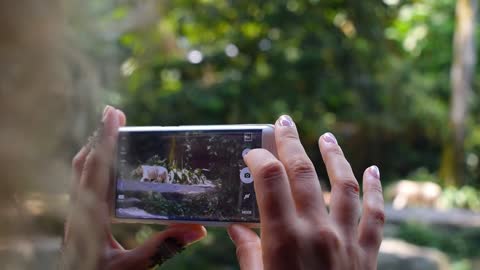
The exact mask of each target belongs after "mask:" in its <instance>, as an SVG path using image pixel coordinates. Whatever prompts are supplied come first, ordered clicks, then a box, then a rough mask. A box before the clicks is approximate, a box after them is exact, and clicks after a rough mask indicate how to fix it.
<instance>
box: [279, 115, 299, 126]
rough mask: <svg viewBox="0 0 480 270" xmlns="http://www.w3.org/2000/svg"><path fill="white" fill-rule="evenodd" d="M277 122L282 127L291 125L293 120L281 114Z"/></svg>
mask: <svg viewBox="0 0 480 270" xmlns="http://www.w3.org/2000/svg"><path fill="white" fill-rule="evenodd" d="M278 124H279V125H280V126H282V127H293V126H294V125H295V124H294V123H293V120H292V118H291V117H290V116H288V115H282V116H280V117H279V118H278Z"/></svg>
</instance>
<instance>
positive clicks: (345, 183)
mask: <svg viewBox="0 0 480 270" xmlns="http://www.w3.org/2000/svg"><path fill="white" fill-rule="evenodd" d="M335 185H336V186H337V188H339V189H340V190H341V191H342V192H345V193H348V194H352V195H355V196H359V193H360V186H359V184H358V182H357V180H356V179H355V177H353V176H349V177H343V178H341V179H339V180H338V181H336V182H335Z"/></svg>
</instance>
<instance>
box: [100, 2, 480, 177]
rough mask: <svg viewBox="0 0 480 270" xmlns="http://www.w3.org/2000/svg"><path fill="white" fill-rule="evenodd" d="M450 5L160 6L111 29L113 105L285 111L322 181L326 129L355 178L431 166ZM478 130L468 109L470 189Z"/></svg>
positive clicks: (137, 112) (137, 120) (226, 113)
mask: <svg viewBox="0 0 480 270" xmlns="http://www.w3.org/2000/svg"><path fill="white" fill-rule="evenodd" d="M454 5H455V1H453V0H421V1H420V0H419V1H399V3H398V4H395V1H393V4H390V5H387V4H385V3H384V2H382V1H361V2H358V1H346V0H341V1H313V0H308V1H307V0H288V1H261V2H251V1H248V2H246V1H205V0H202V1H201V0H189V1H185V0H176V1H164V2H159V3H158V4H156V5H154V6H153V7H151V9H153V10H154V12H155V14H156V17H154V19H153V20H151V21H150V22H148V23H145V24H142V25H141V26H137V25H135V26H132V27H130V28H128V27H126V29H127V30H124V31H121V32H119V33H116V35H115V37H116V38H115V40H116V42H117V49H118V51H119V52H120V53H119V54H120V58H121V59H122V65H121V71H122V74H123V80H122V83H121V84H120V85H119V86H118V88H119V89H120V90H119V92H118V94H117V95H114V96H113V97H114V98H112V99H111V101H113V102H115V103H117V105H119V106H120V107H122V108H123V109H125V110H126V112H127V115H128V118H129V124H132V125H178V124H224V123H271V122H274V121H275V119H276V117H278V116H279V115H280V114H284V113H287V114H290V115H291V116H292V117H293V118H294V120H295V121H296V123H297V126H298V127H299V130H300V133H301V135H302V140H303V143H304V145H305V147H306V149H307V152H308V153H309V155H310V157H311V158H312V159H313V160H314V163H315V164H317V169H318V172H319V174H320V175H321V176H323V177H325V176H326V173H325V170H324V168H323V165H322V162H321V157H320V155H319V153H318V150H317V146H316V141H317V138H318V136H319V135H321V134H322V133H323V132H325V131H327V130H329V131H333V132H334V133H335V134H336V135H337V137H339V141H340V143H341V144H342V145H343V146H344V149H345V152H346V154H347V157H348V158H349V160H350V162H351V164H352V166H353V167H354V171H355V173H356V174H357V175H358V176H360V175H361V174H362V172H363V169H364V168H366V167H367V166H369V165H370V164H378V165H380V168H381V170H382V175H383V178H384V179H385V180H386V181H387V182H388V181H392V180H395V179H398V178H399V177H405V176H406V175H407V174H408V173H410V172H411V171H414V170H415V169H417V168H419V167H425V168H427V169H428V170H429V171H433V172H436V171H438V170H439V166H440V157H441V150H442V147H443V145H444V142H445V140H446V136H447V135H448V134H447V130H446V123H447V122H448V113H449V107H448V105H449V96H450V87H449V70H450V65H451V61H452V59H451V58H452V37H453V30H454ZM138 6H139V4H138V3H136V4H133V3H131V2H125V3H122V4H118V3H117V4H115V5H114V6H113V8H112V9H111V10H110V11H109V13H108V14H109V15H107V16H106V17H107V18H108V19H109V20H112V21H114V22H117V23H122V22H125V21H127V22H128V21H132V18H131V17H132V16H137V18H136V19H137V20H140V16H142V14H140V15H139V14H138V9H139V8H138ZM145 16H146V15H145ZM112 35H113V34H112ZM477 77H478V76H477ZM477 85H478V79H477V80H476V86H477ZM471 100H472V103H475V104H476V103H478V102H477V101H476V98H475V95H473V96H472V98H471ZM475 104H473V105H475ZM479 107H480V106H473V108H474V110H473V111H474V114H473V115H475V114H477V113H478V112H479V109H478V108H479ZM478 129H479V128H478V123H477V121H475V118H474V117H471V118H470V119H469V127H468V130H467V134H468V136H467V137H468V139H467V142H466V147H467V151H466V153H467V155H468V157H470V159H469V160H470V163H468V164H465V170H467V171H468V174H467V176H468V179H467V181H466V183H468V184H471V185H474V186H478V183H477V182H478V181H476V179H477V178H478V175H479V169H478V150H480V136H477V135H478V134H477V133H478V132H477V130H478ZM359 178H361V177H359Z"/></svg>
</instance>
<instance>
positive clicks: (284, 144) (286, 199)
mask: <svg viewBox="0 0 480 270" xmlns="http://www.w3.org/2000/svg"><path fill="white" fill-rule="evenodd" d="M275 139H276V145H277V150H278V156H279V157H278V159H277V158H276V157H274V156H273V155H272V154H271V153H270V152H268V151H266V150H263V149H255V150H252V151H250V152H249V153H248V154H247V155H246V156H245V162H246V163H247V165H248V167H249V168H250V170H251V172H252V174H253V178H254V179H255V180H254V185H255V192H256V194H257V202H258V207H259V212H260V220H261V236H262V237H261V239H260V238H259V237H258V236H257V234H256V233H254V232H253V231H251V230H250V229H248V228H246V227H243V226H241V225H233V226H231V227H230V228H229V234H230V237H231V238H232V240H233V242H234V243H235V245H236V248H237V257H238V261H239V263H240V267H241V269H243V270H247V269H248V270H263V269H265V270H281V269H288V270H294V269H338V270H340V269H342V270H343V269H345V270H354V269H355V270H374V269H376V267H377V256H378V250H379V246H380V243H381V241H382V232H383V225H384V222H385V215H384V210H383V195H382V186H381V183H380V173H379V170H378V168H377V167H376V166H372V167H370V168H368V169H367V170H365V173H364V174H363V203H360V197H359V193H360V192H359V191H360V188H359V184H358V182H357V180H356V179H355V176H354V174H353V172H352V169H351V167H350V165H349V163H348V161H347V160H346V159H345V157H344V155H343V152H342V149H341V148H340V146H339V145H338V143H337V140H336V139H335V137H334V136H333V135H332V134H331V133H326V134H324V135H322V136H321V137H320V139H319V146H320V152H321V154H322V157H323V160H324V162H325V165H326V168H327V172H328V176H329V179H330V183H331V186H332V194H331V200H330V211H327V208H326V205H325V202H324V200H323V195H322V191H321V188H320V183H319V181H318V178H317V174H316V172H315V168H314V166H313V164H312V162H311V161H310V159H309V158H308V156H307V154H306V152H305V150H304V148H303V146H302V144H301V143H300V140H299V137H298V133H297V130H296V128H295V124H294V123H293V121H292V119H291V118H290V117H288V116H282V117H280V118H279V119H278V121H277V123H276V126H275ZM361 206H363V210H362V211H360V207H361ZM360 212H362V213H363V215H362V217H361V218H360ZM359 220H360V221H359Z"/></svg>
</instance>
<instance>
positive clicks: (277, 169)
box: [258, 160, 283, 182]
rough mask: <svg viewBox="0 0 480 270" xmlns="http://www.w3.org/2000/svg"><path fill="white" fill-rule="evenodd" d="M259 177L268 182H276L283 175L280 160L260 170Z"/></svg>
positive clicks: (271, 162)
mask: <svg viewBox="0 0 480 270" xmlns="http://www.w3.org/2000/svg"><path fill="white" fill-rule="evenodd" d="M258 173H259V176H260V178H262V179H263V180H264V181H266V182H270V181H275V180H277V179H278V178H279V177H281V176H282V174H283V165H282V163H281V162H280V161H278V160H272V161H269V162H267V163H265V164H263V165H262V166H261V167H260V168H259V172H258Z"/></svg>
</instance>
